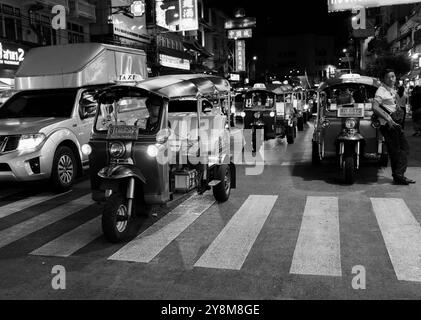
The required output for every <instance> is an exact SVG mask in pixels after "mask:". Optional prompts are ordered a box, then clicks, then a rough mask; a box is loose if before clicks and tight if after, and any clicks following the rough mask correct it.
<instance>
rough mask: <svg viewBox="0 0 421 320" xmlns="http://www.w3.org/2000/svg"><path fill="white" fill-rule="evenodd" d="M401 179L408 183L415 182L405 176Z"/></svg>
mask: <svg viewBox="0 0 421 320" xmlns="http://www.w3.org/2000/svg"><path fill="white" fill-rule="evenodd" d="M403 179H404V180H405V181H406V182H408V183H410V184H414V183H416V182H415V181H414V180H411V179H408V178H407V177H403Z"/></svg>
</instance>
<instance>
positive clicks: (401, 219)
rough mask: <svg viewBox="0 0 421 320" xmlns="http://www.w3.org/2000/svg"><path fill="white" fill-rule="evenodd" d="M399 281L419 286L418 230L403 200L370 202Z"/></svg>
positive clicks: (420, 229)
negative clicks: (417, 283)
mask: <svg viewBox="0 0 421 320" xmlns="http://www.w3.org/2000/svg"><path fill="white" fill-rule="evenodd" d="M371 203H372V206H373V211H374V214H375V215H376V219H377V223H378V225H379V227H380V231H381V233H382V236H383V239H384V242H385V245H386V248H387V251H388V253H389V257H390V260H391V262H392V265H393V268H394V270H395V274H396V276H397V278H398V280H403V281H414V282H421V227H420V224H419V223H418V221H417V220H416V219H415V217H414V216H413V214H412V213H411V211H410V209H409V208H408V207H407V205H406V204H405V201H404V200H403V199H393V198H389V199H382V198H371Z"/></svg>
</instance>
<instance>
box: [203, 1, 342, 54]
mask: <svg viewBox="0 0 421 320" xmlns="http://www.w3.org/2000/svg"><path fill="white" fill-rule="evenodd" d="M205 1H206V3H207V4H209V5H211V6H213V7H216V8H219V9H221V10H223V11H224V12H225V13H227V14H228V15H230V16H232V17H233V12H234V9H235V8H238V7H241V8H244V9H245V11H246V16H252V17H256V18H257V28H256V29H255V30H254V35H255V37H265V36H267V35H274V34H281V35H284V34H303V33H317V34H323V35H332V36H334V37H335V40H336V41H335V42H336V46H337V47H338V48H342V47H343V46H344V45H345V44H346V43H347V34H348V31H347V27H348V25H347V24H350V20H349V16H350V12H341V13H328V10H327V0H257V1H256V0H254V1H250V0H205Z"/></svg>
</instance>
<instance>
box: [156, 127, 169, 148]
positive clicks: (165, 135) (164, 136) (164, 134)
mask: <svg viewBox="0 0 421 320" xmlns="http://www.w3.org/2000/svg"><path fill="white" fill-rule="evenodd" d="M171 134H172V130H171V129H170V128H166V129H162V130H159V132H158V134H157V136H156V142H157V143H160V144H164V143H166V142H167V141H168V139H169V138H170V137H171Z"/></svg>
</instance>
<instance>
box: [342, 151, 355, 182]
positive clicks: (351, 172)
mask: <svg viewBox="0 0 421 320" xmlns="http://www.w3.org/2000/svg"><path fill="white" fill-rule="evenodd" d="M343 173H344V180H345V183H346V184H353V183H354V182H355V159H354V157H353V156H348V157H346V158H345V159H344V161H343Z"/></svg>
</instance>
